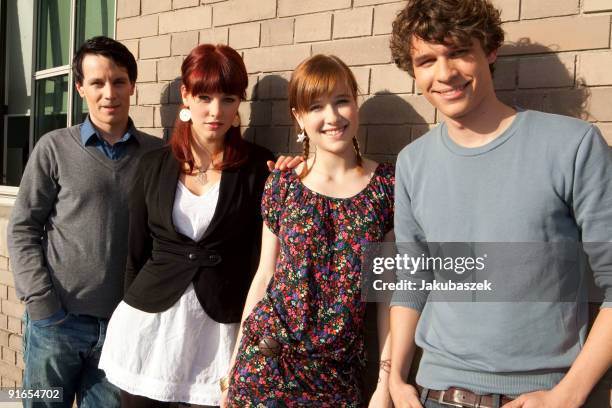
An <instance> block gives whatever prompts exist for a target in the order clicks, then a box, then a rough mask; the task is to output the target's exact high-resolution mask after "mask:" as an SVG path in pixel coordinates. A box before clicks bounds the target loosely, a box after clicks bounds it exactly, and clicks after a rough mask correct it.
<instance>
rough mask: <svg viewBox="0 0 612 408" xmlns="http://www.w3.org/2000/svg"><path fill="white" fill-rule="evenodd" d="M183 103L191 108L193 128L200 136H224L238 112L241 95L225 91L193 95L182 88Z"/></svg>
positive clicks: (207, 137)
mask: <svg viewBox="0 0 612 408" xmlns="http://www.w3.org/2000/svg"><path fill="white" fill-rule="evenodd" d="M181 95H182V97H183V104H184V105H185V106H187V107H188V108H189V110H191V122H192V126H193V129H194V130H195V132H196V134H197V135H198V136H199V137H203V138H206V139H210V138H213V139H216V138H222V137H223V136H224V135H225V134H226V133H227V131H228V130H229V128H230V126H232V122H234V120H235V118H236V115H237V114H238V106H239V105H240V97H238V95H230V94H224V93H203V94H199V95H191V94H190V93H189V92H187V90H186V89H185V87H184V86H183V87H182V88H181Z"/></svg>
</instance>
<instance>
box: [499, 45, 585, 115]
mask: <svg viewBox="0 0 612 408" xmlns="http://www.w3.org/2000/svg"><path fill="white" fill-rule="evenodd" d="M556 52H557V50H556V49H555V46H554V45H553V46H545V45H543V44H539V43H533V42H531V40H530V39H529V38H521V39H520V40H519V41H518V42H516V43H508V44H505V45H504V46H502V47H501V48H500V50H499V58H498V60H497V62H496V64H495V73H494V81H495V88H496V89H497V95H498V96H499V98H500V99H501V100H502V101H503V102H505V103H507V104H509V105H514V106H519V107H522V108H525V109H533V110H538V111H543V112H549V113H557V114H561V115H567V116H572V117H575V118H580V119H584V120H588V119H593V118H591V115H590V114H589V112H588V103H589V98H590V96H591V93H590V90H589V88H588V87H587V86H586V85H585V81H584V80H583V79H582V78H580V77H578V76H577V75H576V56H575V55H574V54H573V53H570V54H555V53H556Z"/></svg>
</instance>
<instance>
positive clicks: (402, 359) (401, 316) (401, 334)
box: [389, 151, 430, 408]
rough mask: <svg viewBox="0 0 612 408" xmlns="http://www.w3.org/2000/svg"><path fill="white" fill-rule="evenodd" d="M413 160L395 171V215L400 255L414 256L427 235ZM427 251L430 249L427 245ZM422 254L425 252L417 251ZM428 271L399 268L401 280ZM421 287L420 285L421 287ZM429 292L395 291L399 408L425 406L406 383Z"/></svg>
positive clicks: (393, 378)
mask: <svg viewBox="0 0 612 408" xmlns="http://www.w3.org/2000/svg"><path fill="white" fill-rule="evenodd" d="M409 163H410V160H409V158H408V157H407V154H406V151H403V152H402V153H400V155H399V157H398V160H397V165H396V170H395V216H394V223H395V227H394V231H395V238H396V239H395V241H396V243H397V249H398V251H399V253H400V255H403V254H407V255H414V254H415V252H414V251H415V249H416V248H418V247H419V244H417V243H422V242H423V241H425V234H424V233H423V230H422V228H421V226H420V225H419V223H418V222H417V220H416V218H415V217H414V213H413V211H412V197H411V196H410V186H411V179H410V169H409ZM423 250H426V248H423ZM417 252H418V254H420V253H422V252H421V251H417ZM429 276H430V273H428V271H419V275H418V277H415V276H413V275H412V274H410V273H409V272H407V271H406V270H398V271H397V280H411V281H414V282H416V283H418V281H419V280H421V279H424V278H428V277H429ZM418 287H420V285H419V286H418ZM427 296H428V293H427V292H425V291H420V290H418V291H417V290H404V291H402V290H398V291H395V293H394V294H393V298H392V300H391V310H390V332H391V334H390V338H391V372H390V375H389V391H390V392H391V397H392V399H393V403H394V404H395V407H397V408H404V407H410V408H421V407H422V405H421V403H420V402H419V398H418V393H417V390H416V389H415V388H414V387H413V386H412V385H409V384H407V383H406V380H407V377H408V373H409V371H410V366H411V364H412V358H413V356H414V352H415V348H416V346H415V340H414V339H415V334H416V327H417V323H418V321H419V317H420V314H421V311H422V310H423V308H424V307H425V303H426V302H427Z"/></svg>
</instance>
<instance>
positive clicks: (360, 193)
mask: <svg viewBox="0 0 612 408" xmlns="http://www.w3.org/2000/svg"><path fill="white" fill-rule="evenodd" d="M382 166H383V164H382V163H378V164H377V165H376V168H375V169H374V172H373V173H372V176H371V177H370V180H368V184H366V186H365V187H364V188H362V189H361V190H360V191H358V192H357V193H356V194H353V195H352V196H349V197H332V196H329V195H326V194H323V193H319V192H318V191H315V190H313V189H311V188H310V187H308V186H306V184H304V183H303V182H302V179H301V178H300V176H299V175H298V174H297V173H296V172H295V170H290V171H291V176H292V177H293V178H295V179H296V180H297V182H298V183H299V185H301V186H302V189H304V190H305V191H307V192H309V193H311V194H312V195H315V196H319V197H322V198H325V199H327V200H332V201H346V200H354V199H355V198H358V197H360V196H361V195H363V194H365V192H366V191H368V190H369V189H370V187H371V186H372V184H373V183H374V180H375V179H376V176H377V175H378V173H379V171H380V169H381V168H382Z"/></svg>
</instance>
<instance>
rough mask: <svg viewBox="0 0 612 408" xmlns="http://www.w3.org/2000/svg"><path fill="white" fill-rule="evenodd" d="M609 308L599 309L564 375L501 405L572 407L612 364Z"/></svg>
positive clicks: (611, 311)
mask: <svg viewBox="0 0 612 408" xmlns="http://www.w3.org/2000/svg"><path fill="white" fill-rule="evenodd" d="M611 344H612V308H603V309H601V310H600V311H599V314H598V315H597V318H596V319H595V322H594V323H593V327H592V328H591V332H590V333H589V337H588V338H587V341H586V343H585V344H584V347H583V348H582V351H581V352H580V354H578V357H577V358H576V360H575V361H574V364H572V367H571V368H570V370H569V371H568V372H567V374H566V375H565V377H563V379H562V380H561V382H559V384H557V385H556V386H555V387H554V388H553V389H552V390H550V391H537V392H532V393H528V394H523V395H521V396H520V397H519V398H517V399H516V400H514V401H512V402H510V403H509V404H506V405H504V408H519V407H523V408H548V407H551V408H552V407H554V408H566V407H567V408H574V407H580V406H582V405H583V404H584V403H585V401H586V399H587V397H588V395H589V393H590V392H591V390H592V389H593V387H594V386H595V384H596V383H597V381H599V380H600V379H601V377H602V376H603V375H604V374H605V373H606V371H607V370H608V369H610V366H612V347H611V346H610V345H611Z"/></svg>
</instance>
